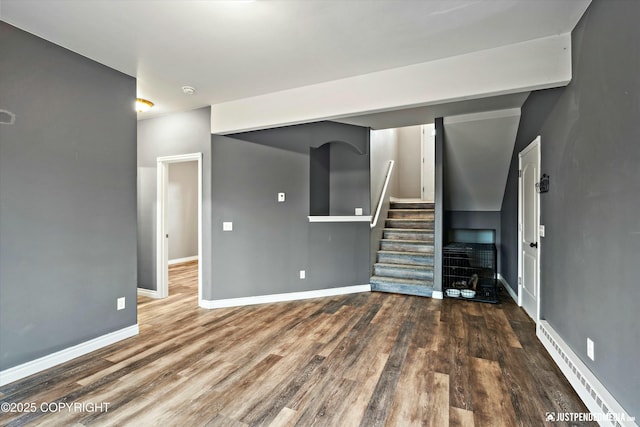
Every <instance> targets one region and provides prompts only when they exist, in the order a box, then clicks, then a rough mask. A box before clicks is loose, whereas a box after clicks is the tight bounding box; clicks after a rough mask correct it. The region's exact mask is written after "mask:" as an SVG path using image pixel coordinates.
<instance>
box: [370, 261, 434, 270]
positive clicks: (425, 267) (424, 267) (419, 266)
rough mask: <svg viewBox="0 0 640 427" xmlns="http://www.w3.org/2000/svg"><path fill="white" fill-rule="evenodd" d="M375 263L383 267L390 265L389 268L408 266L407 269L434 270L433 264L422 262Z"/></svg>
mask: <svg viewBox="0 0 640 427" xmlns="http://www.w3.org/2000/svg"><path fill="white" fill-rule="evenodd" d="M375 265H379V266H381V267H389V268H406V269H416V270H433V266H431V265H422V264H389V263H385V262H376V264H375Z"/></svg>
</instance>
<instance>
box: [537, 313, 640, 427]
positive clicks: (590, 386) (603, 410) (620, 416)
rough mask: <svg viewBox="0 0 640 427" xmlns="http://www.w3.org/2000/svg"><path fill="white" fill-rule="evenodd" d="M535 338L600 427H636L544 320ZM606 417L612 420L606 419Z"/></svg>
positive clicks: (631, 418) (631, 419)
mask: <svg viewBox="0 0 640 427" xmlns="http://www.w3.org/2000/svg"><path fill="white" fill-rule="evenodd" d="M536 335H537V337H538V339H539V340H540V341H541V342H542V345H544V347H545V348H546V349H547V351H548V352H549V354H550V355H551V357H552V358H553V360H554V362H556V365H558V367H559V368H560V370H561V371H562V373H563V374H564V376H565V377H566V378H567V380H569V383H570V384H571V386H572V387H573V388H574V390H575V391H576V393H578V396H580V398H581V399H582V401H583V402H584V404H585V405H586V406H587V409H589V411H590V412H591V414H594V415H596V416H600V418H601V419H597V421H598V423H599V424H600V425H602V426H611V427H638V424H636V422H635V421H634V419H633V417H631V416H630V415H629V414H628V413H627V412H626V411H625V410H624V408H622V406H621V405H620V404H619V403H618V401H617V400H616V399H615V398H614V397H613V396H612V395H611V394H610V393H609V392H608V391H607V389H606V388H605V386H604V385H603V384H602V383H601V382H600V381H599V380H598V379H597V378H596V377H595V375H593V374H592V373H591V371H590V370H589V368H588V367H587V366H586V365H585V364H584V363H583V362H582V361H581V360H580V358H579V357H578V355H577V354H575V353H574V352H573V350H571V348H569V346H568V345H567V343H566V342H564V340H563V339H562V338H561V337H560V335H558V333H557V332H556V331H555V330H554V329H553V327H551V325H550V324H549V323H548V322H547V321H546V320H541V321H540V324H539V326H538V328H537V332H536ZM608 414H610V415H611V416H610V417H608V416H607V415H608ZM607 418H610V419H607Z"/></svg>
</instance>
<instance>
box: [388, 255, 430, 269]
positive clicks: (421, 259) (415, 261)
mask: <svg viewBox="0 0 640 427" xmlns="http://www.w3.org/2000/svg"><path fill="white" fill-rule="evenodd" d="M378 262H381V263H384V264H411V265H428V266H433V257H432V256H430V255H413V254H412V255H400V254H384V253H378Z"/></svg>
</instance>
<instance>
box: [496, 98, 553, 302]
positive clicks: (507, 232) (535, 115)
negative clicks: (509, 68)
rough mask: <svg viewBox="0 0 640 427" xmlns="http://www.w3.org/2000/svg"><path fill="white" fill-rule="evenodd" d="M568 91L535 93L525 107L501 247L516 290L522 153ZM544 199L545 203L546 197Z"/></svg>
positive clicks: (506, 198) (503, 270)
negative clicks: (561, 96)
mask: <svg viewBox="0 0 640 427" xmlns="http://www.w3.org/2000/svg"><path fill="white" fill-rule="evenodd" d="M564 90H565V88H558V89H547V90H541V91H537V92H532V93H531V95H529V98H527V101H526V102H525V103H524V105H523V106H522V113H521V116H520V117H521V118H520V126H519V127H518V135H517V137H516V143H515V147H514V149H513V155H512V156H511V166H510V167H509V175H508V177H507V184H506V185H505V192H504V197H503V199H502V210H501V212H500V247H498V258H499V259H500V268H499V271H500V274H501V275H502V276H503V277H504V279H505V280H506V281H507V283H508V284H509V286H510V287H511V288H512V289H513V290H514V291H515V292H516V293H517V292H518V154H519V153H520V152H521V151H522V150H523V149H524V148H525V147H526V146H527V145H529V144H530V143H531V142H533V140H534V139H535V138H536V137H537V136H538V135H539V134H540V129H541V128H542V124H543V122H544V120H545V119H546V118H547V117H548V115H549V112H550V111H552V109H553V107H554V105H555V104H556V102H557V101H558V98H559V97H560V95H562V93H563V91H564ZM543 144H544V141H543ZM543 168H544V165H543ZM541 202H544V198H542V199H541Z"/></svg>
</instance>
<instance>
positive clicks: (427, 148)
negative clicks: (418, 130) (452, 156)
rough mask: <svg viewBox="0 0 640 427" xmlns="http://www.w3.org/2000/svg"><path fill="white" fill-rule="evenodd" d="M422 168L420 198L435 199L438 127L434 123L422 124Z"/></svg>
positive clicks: (425, 199)
mask: <svg viewBox="0 0 640 427" xmlns="http://www.w3.org/2000/svg"><path fill="white" fill-rule="evenodd" d="M421 146H422V168H420V175H421V180H422V182H421V187H422V190H421V192H420V198H421V199H422V200H424V201H428V202H433V201H434V200H435V197H434V196H435V176H436V174H435V169H436V128H435V125H434V123H430V124H426V125H422V144H421Z"/></svg>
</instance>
